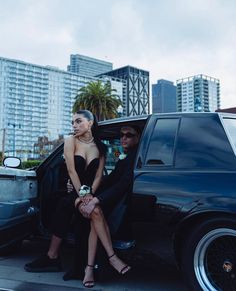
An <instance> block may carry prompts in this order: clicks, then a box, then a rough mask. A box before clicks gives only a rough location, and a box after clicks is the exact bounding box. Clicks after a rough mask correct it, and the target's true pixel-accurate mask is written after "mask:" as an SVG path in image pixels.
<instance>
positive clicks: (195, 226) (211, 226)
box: [0, 113, 236, 291]
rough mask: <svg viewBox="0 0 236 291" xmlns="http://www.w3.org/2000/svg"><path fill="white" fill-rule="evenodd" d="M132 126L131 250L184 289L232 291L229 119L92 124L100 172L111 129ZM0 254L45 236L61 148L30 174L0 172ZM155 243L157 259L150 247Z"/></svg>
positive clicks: (234, 131) (233, 190) (232, 122)
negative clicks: (159, 263) (160, 264)
mask: <svg viewBox="0 0 236 291" xmlns="http://www.w3.org/2000/svg"><path fill="white" fill-rule="evenodd" d="M129 124H135V125H137V126H139V127H140V129H141V131H142V136H141V140H140V144H139V149H138V152H137V157H136V162H135V167H134V181H133V200H132V211H131V213H130V215H131V218H132V226H133V230H134V237H135V240H136V243H137V245H139V246H140V247H142V248H144V249H146V250H148V251H150V252H152V253H153V254H158V255H159V256H161V257H162V258H164V259H166V260H167V261H168V262H170V263H173V264H175V265H176V266H177V267H178V268H180V269H181V271H182V272H183V276H184V278H185V279H186V284H187V286H188V287H189V290H212V291H214V290H215V291H216V290H227V291H231V290H236V178H235V176H236V116H235V115H234V114H224V113H171V114H154V115H150V116H137V117H129V118H120V119H114V120H107V121H103V122H100V125H99V130H100V136H101V138H102V139H103V141H104V143H106V144H107V146H108V156H107V160H106V170H105V172H106V173H107V172H109V171H110V170H111V169H112V168H113V167H114V163H115V162H116V159H117V157H118V156H119V153H120V152H121V147H120V145H119V130H120V128H121V127H122V126H124V125H129ZM0 179H1V180H0V181H1V187H0V247H1V248H6V247H10V246H16V245H19V242H20V241H21V240H22V239H24V238H25V237H27V236H29V235H30V234H32V233H34V234H40V235H43V236H47V235H48V234H49V231H48V229H49V225H50V221H51V218H52V215H53V212H54V210H55V205H56V201H57V200H58V199H59V197H60V196H61V195H62V194H63V193H65V191H66V189H65V187H66V186H65V185H66V179H67V173H66V167H65V162H64V159H63V145H61V146H59V147H58V148H57V149H56V150H55V151H54V152H53V153H52V154H51V155H50V156H49V157H48V158H47V159H46V160H44V161H43V162H42V164H41V165H40V166H39V167H38V168H37V169H36V170H30V171H24V170H19V169H17V168H16V169H14V168H9V167H1V168H0ZM160 242H161V244H162V253H160V248H158V247H157V246H158V245H160Z"/></svg>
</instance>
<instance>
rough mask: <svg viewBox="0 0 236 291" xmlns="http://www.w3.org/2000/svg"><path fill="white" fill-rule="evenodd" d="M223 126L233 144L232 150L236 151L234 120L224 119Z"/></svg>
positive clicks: (235, 126) (235, 120)
mask: <svg viewBox="0 0 236 291" xmlns="http://www.w3.org/2000/svg"><path fill="white" fill-rule="evenodd" d="M223 120H224V124H225V126H226V128H227V131H228V133H229V135H230V138H231V140H232V142H233V145H234V148H235V149H236V119H234V118H224V119H223Z"/></svg>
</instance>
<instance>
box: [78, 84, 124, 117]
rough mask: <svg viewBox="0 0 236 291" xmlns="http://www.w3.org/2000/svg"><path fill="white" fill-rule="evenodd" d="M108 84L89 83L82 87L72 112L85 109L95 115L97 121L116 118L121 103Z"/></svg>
mask: <svg viewBox="0 0 236 291" xmlns="http://www.w3.org/2000/svg"><path fill="white" fill-rule="evenodd" d="M115 93H116V90H115V89H112V88H111V84H110V82H107V83H105V84H103V83H102V81H100V80H98V81H91V82H89V83H88V84H87V85H86V86H85V87H82V88H81V89H80V90H79V92H78V95H77V96H76V97H75V103H74V105H73V112H76V111H78V110H79V109H87V110H90V111H91V112H93V114H94V115H96V117H97V119H98V120H105V119H112V118H115V117H117V116H118V112H117V109H118V107H119V106H120V105H122V102H121V101H120V99H119V97H118V95H117V94H115Z"/></svg>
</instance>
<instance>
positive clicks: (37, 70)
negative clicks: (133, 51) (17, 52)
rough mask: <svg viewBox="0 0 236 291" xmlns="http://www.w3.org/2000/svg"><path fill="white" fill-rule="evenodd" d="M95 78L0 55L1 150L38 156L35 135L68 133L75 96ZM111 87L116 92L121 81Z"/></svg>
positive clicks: (120, 89) (116, 81) (54, 136)
mask: <svg viewBox="0 0 236 291" xmlns="http://www.w3.org/2000/svg"><path fill="white" fill-rule="evenodd" d="M111 79H112V78H111V77H110V78H109V77H106V80H103V79H102V80H103V81H104V82H107V81H109V80H111ZM95 80H98V78H94V77H85V76H79V75H77V74H73V73H70V72H67V71H63V70H60V69H58V68H55V67H51V66H39V65H35V64H31V63H26V62H23V61H19V60H12V59H7V58H2V57H0V151H2V149H3V148H4V153H5V155H17V156H18V157H22V158H37V157H38V153H36V152H35V147H34V144H35V143H37V142H38V138H40V137H47V139H48V140H49V141H53V140H56V139H58V138H59V136H61V135H62V136H64V135H68V134H69V132H71V117H72V107H73V104H74V100H75V96H76V95H77V93H78V90H79V89H80V88H81V87H83V86H85V85H86V84H87V83H88V82H90V81H95ZM111 86H112V88H118V89H119V92H117V94H119V93H120V92H122V88H123V82H122V81H118V80H117V79H116V80H115V79H113V80H112V82H111ZM119 98H120V99H122V98H123V97H122V96H119Z"/></svg>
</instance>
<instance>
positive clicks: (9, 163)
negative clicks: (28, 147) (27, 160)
mask: <svg viewBox="0 0 236 291" xmlns="http://www.w3.org/2000/svg"><path fill="white" fill-rule="evenodd" d="M20 164H21V160H20V159H19V158H16V157H6V158H5V159H4V160H3V166H4V167H8V168H18V167H19V166H20Z"/></svg>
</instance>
